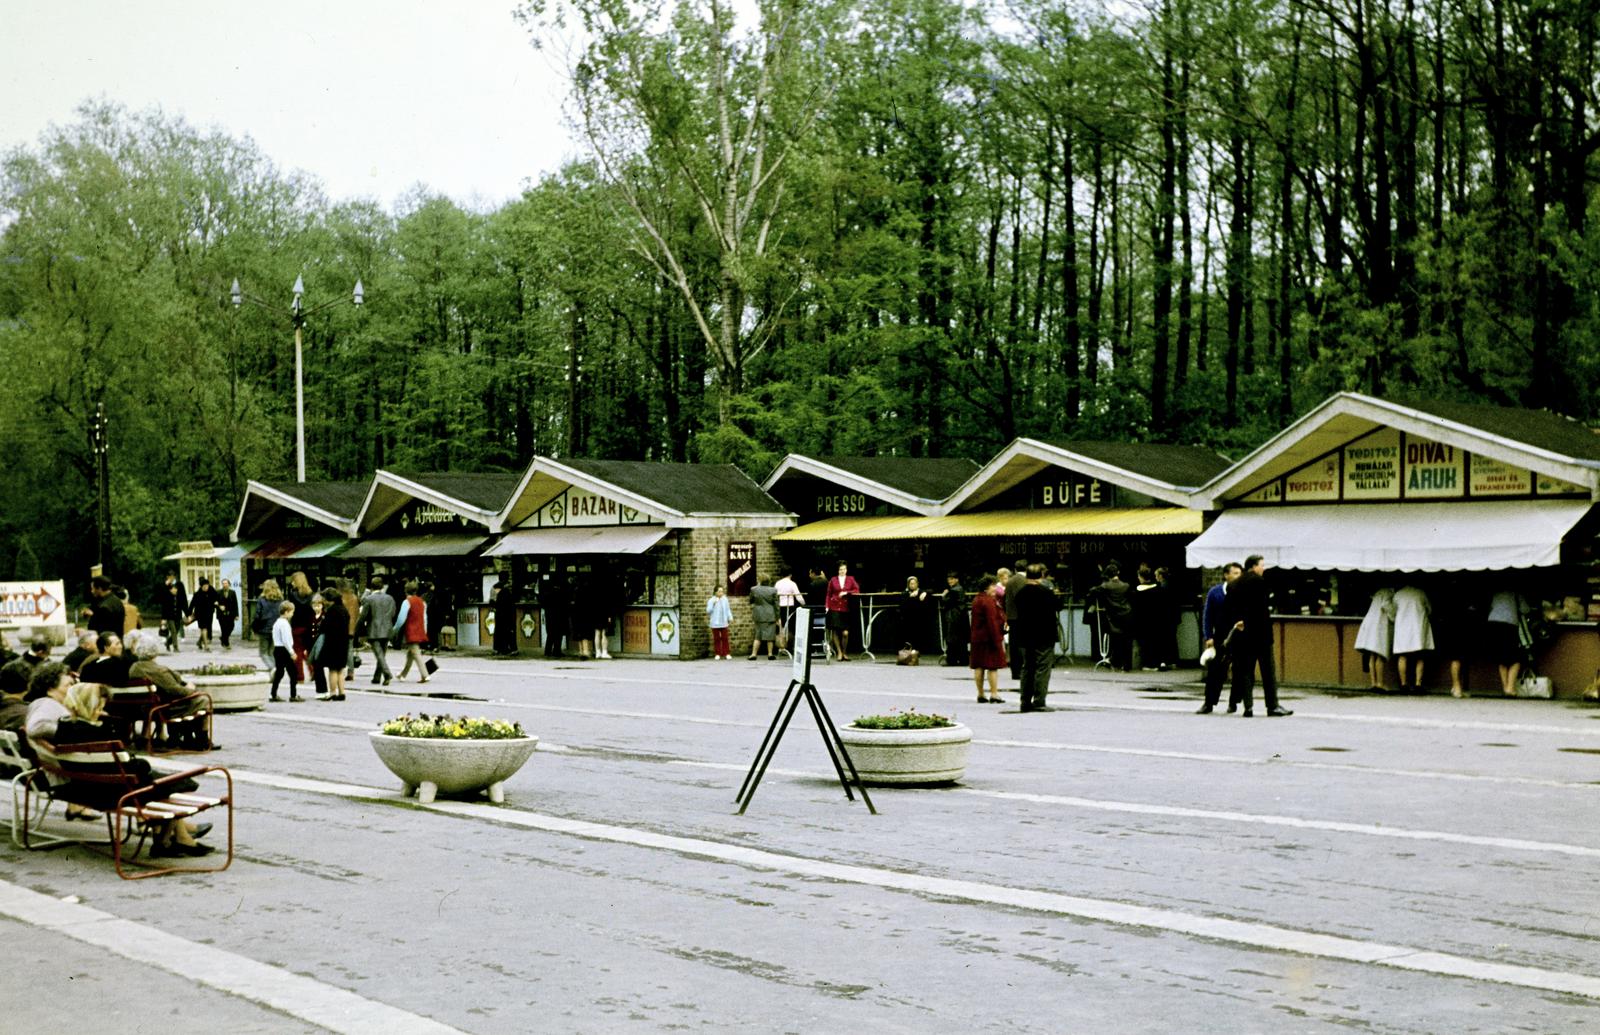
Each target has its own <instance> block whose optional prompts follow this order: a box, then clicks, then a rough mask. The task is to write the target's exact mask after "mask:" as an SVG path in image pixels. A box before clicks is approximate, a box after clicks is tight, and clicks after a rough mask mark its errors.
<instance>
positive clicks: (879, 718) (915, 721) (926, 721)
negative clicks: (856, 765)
mask: <svg viewBox="0 0 1600 1035" xmlns="http://www.w3.org/2000/svg"><path fill="white" fill-rule="evenodd" d="M955 724H956V723H955V720H954V719H952V718H950V717H949V716H948V715H935V714H933V713H932V712H919V711H917V710H916V709H915V708H908V709H907V710H905V711H903V712H902V711H891V712H890V713H889V714H888V715H859V716H857V717H856V720H855V721H854V722H852V723H851V724H850V725H851V726H853V727H855V728H856V729H862V730H936V729H943V728H945V727H946V726H954V725H955Z"/></svg>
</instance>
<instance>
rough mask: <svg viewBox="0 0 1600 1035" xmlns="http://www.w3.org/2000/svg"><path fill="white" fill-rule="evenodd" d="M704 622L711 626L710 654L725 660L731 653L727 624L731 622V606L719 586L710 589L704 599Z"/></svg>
mask: <svg viewBox="0 0 1600 1035" xmlns="http://www.w3.org/2000/svg"><path fill="white" fill-rule="evenodd" d="M706 624H707V625H708V626H710V627H711V656H712V657H714V658H716V659H717V660H718V661H727V660H728V658H730V657H731V656H732V655H733V645H732V643H731V642H730V641H729V637H728V626H730V625H732V624H733V608H732V606H731V605H729V603H728V594H727V592H726V591H724V590H723V588H722V587H721V586H718V587H717V588H716V589H714V590H712V591H711V596H710V598H709V599H707V600H706Z"/></svg>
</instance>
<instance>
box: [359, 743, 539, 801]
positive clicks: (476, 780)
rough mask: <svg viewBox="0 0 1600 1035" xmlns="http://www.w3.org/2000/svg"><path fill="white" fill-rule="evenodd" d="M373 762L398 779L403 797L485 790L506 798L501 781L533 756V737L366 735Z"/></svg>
mask: <svg viewBox="0 0 1600 1035" xmlns="http://www.w3.org/2000/svg"><path fill="white" fill-rule="evenodd" d="M368 736H370V737H371V738H372V749H373V750H374V751H376V752H377V753H378V760H379V761H380V762H382V763H383V764H384V765H385V766H387V767H388V768H389V771H390V772H391V773H393V774H394V775H396V776H398V777H399V778H400V782H401V783H402V784H403V785H404V789H405V793H406V796H407V797H410V796H411V795H412V794H413V793H415V794H416V796H417V800H418V801H420V802H422V803H423V804H427V803H428V802H431V801H433V799H434V796H435V795H437V794H438V793H439V792H441V791H442V792H444V793H445V794H465V793H467V792H469V791H482V790H487V791H488V792H489V800H490V801H492V802H494V803H495V804H497V805H498V804H499V803H501V802H503V801H505V800H506V789H505V782H506V781H507V780H509V779H511V777H512V776H513V775H514V774H515V773H516V771H517V770H518V769H521V768H522V766H523V763H525V762H527V761H528V759H529V758H530V757H532V756H533V749H534V747H535V746H537V745H538V743H539V738H538V737H514V738H511V739H508V740H451V739H448V738H443V737H391V736H389V735H388V734H386V733H369V734H368Z"/></svg>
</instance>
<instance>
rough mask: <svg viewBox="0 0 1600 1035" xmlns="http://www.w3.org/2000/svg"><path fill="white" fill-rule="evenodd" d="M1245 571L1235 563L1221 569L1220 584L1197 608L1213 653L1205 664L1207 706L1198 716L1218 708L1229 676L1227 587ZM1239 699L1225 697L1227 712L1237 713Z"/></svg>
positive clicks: (1229, 623)
mask: <svg viewBox="0 0 1600 1035" xmlns="http://www.w3.org/2000/svg"><path fill="white" fill-rule="evenodd" d="M1243 572H1244V569H1243V568H1241V567H1239V565H1238V564H1229V565H1228V566H1227V567H1225V568H1223V569H1222V581H1221V582H1219V583H1217V584H1216V585H1215V586H1212V587H1211V590H1210V592H1208V593H1207V594H1206V602H1205V605H1204V606H1203V607H1202V608H1201V609H1200V632H1201V634H1202V635H1203V636H1204V637H1205V641H1206V642H1205V649H1206V650H1210V651H1211V652H1212V654H1213V656H1212V658H1211V660H1210V661H1209V662H1208V663H1207V664H1206V703H1205V704H1202V705H1201V706H1200V711H1199V712H1198V713H1197V714H1199V715H1209V714H1210V713H1211V712H1212V711H1213V710H1215V708H1216V707H1217V700H1218V699H1219V698H1220V697H1221V696H1222V682H1223V680H1224V679H1226V678H1227V675H1228V648H1227V647H1226V646H1225V643H1226V641H1227V639H1228V632H1229V630H1231V629H1232V628H1233V619H1232V618H1230V617H1229V616H1228V615H1229V612H1228V587H1230V586H1232V585H1233V584H1234V583H1235V582H1237V581H1239V576H1240V575H1241V574H1242V573H1243ZM1238 708H1239V702H1238V700H1237V699H1236V698H1235V697H1234V696H1233V694H1232V693H1231V692H1230V693H1229V694H1228V711H1229V713H1230V714H1231V713H1232V712H1235V711H1237V710H1238Z"/></svg>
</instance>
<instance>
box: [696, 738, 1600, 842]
mask: <svg viewBox="0 0 1600 1035" xmlns="http://www.w3.org/2000/svg"><path fill="white" fill-rule="evenodd" d="M668 764H670V765H680V766H688V767H692V768H697V769H722V770H729V771H733V772H743V771H745V770H746V769H747V768H748V767H747V766H742V765H735V764H734V763H731V762H696V761H692V760H687V759H684V760H674V761H672V762H670V763H668ZM767 773H768V775H778V776H793V777H799V778H802V779H816V780H829V779H832V778H833V774H832V773H825V772H823V771H821V770H816V771H811V770H806V769H768V770H767ZM951 790H953V791H954V792H955V793H957V794H971V795H976V796H978V797H980V798H996V799H999V800H1002V801H1026V802H1033V803H1036V804H1040V805H1064V806H1067V807H1069V808H1080V809H1092V810H1094V811H1096V812H1127V813H1133V814H1135V815H1145V816H1173V817H1177V818H1183V819H1210V820H1218V821H1221V822H1224V823H1251V824H1258V825H1261V826H1275V827H1292V828H1294V829H1297V830H1326V831H1330V832H1332V833H1339V834H1364V835H1368V836H1371V837H1392V838H1399V839H1401V840H1406V841H1444V842H1449V843H1452V844H1464V845H1475V846H1478V847H1481V848H1503V849H1507V850H1510V851H1519V852H1553V853H1556V854H1559V855H1576V856H1582V857H1585V858H1591V859H1600V848H1591V847H1589V846H1587V845H1572V844H1564V843H1562V842H1559V841H1532V840H1528V839H1526V838H1519V837H1486V836H1483V835H1479V834H1457V833H1453V832H1451V831H1448V830H1412V829H1408V828H1406V827H1385V826H1379V825H1377V824H1374V823H1347V822H1344V821H1342V820H1332V819H1326V820H1324V819H1304V818H1302V817H1299V816H1274V815H1267V814H1262V813H1256V812H1235V811H1231V810H1218V809H1195V808H1189V807H1187V806H1183V805H1152V804H1146V803H1143V802H1131V801H1108V800H1105V799H1100V798H1077V797H1072V796H1070V795H1061V794H1034V793H1030V792H1024V791H988V790H984V789H983V788H981V787H954V788H951Z"/></svg>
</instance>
